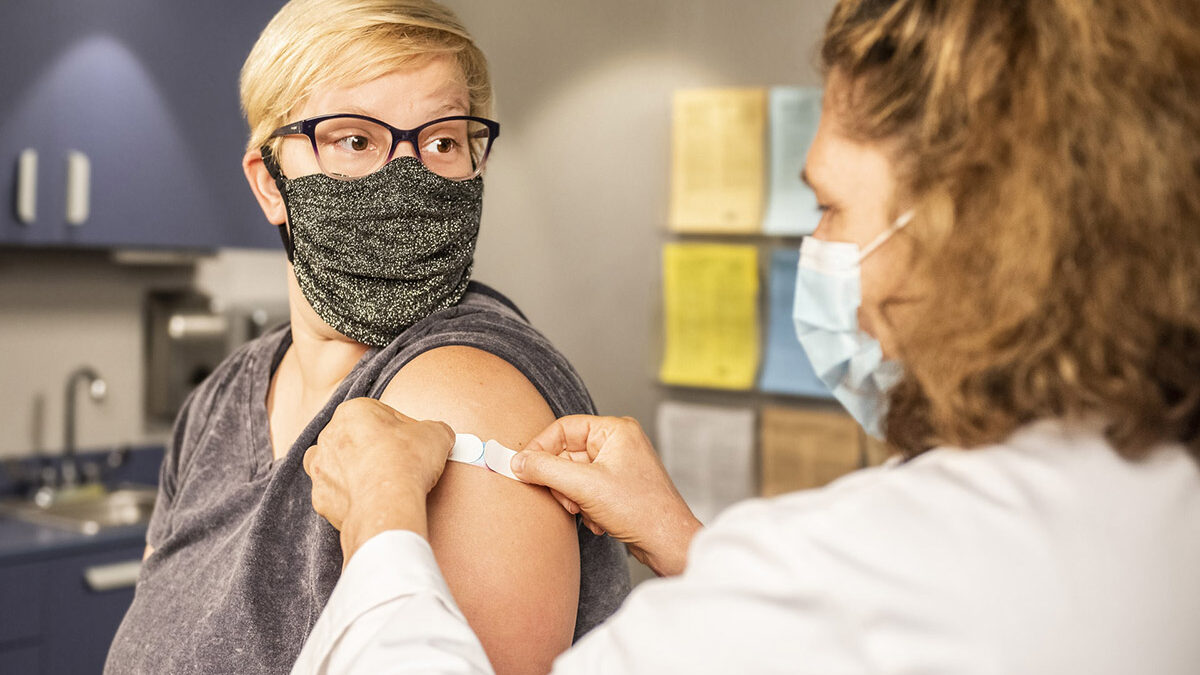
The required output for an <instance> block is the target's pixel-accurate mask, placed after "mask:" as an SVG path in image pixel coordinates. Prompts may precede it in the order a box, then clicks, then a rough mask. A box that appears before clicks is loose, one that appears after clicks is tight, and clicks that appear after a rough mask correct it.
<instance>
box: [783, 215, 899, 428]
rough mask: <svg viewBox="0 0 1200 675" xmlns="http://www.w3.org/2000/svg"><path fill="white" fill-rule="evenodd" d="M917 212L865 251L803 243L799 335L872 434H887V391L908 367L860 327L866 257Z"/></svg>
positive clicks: (825, 378)
mask: <svg viewBox="0 0 1200 675" xmlns="http://www.w3.org/2000/svg"><path fill="white" fill-rule="evenodd" d="M911 220H912V212H911V211H910V212H908V213H905V214H904V215H902V216H900V217H899V218H897V219H896V221H895V222H894V223H893V224H892V226H891V227H889V228H888V229H887V231H885V232H883V233H882V234H880V235H879V236H878V237H876V238H875V240H874V241H872V242H871V243H870V244H869V245H868V246H867V247H866V249H865V250H862V251H861V252H860V251H859V247H858V245H857V244H852V243H847V242H835V241H822V240H820V239H814V238H813V237H805V239H804V241H803V243H801V245H800V267H799V269H798V270H797V274H796V302H795V306H794V307H793V310H792V319H793V320H794V321H795V324H796V337H797V338H799V340H800V345H801V346H802V347H803V348H804V352H805V354H807V355H808V360H809V361H810V362H811V363H812V366H813V370H814V371H815V372H816V374H817V376H818V377H820V378H821V381H822V382H824V383H825V386H827V387H829V389H830V391H832V392H833V395H834V397H835V398H836V399H837V400H838V402H840V403H841V404H842V406H843V407H845V408H846V410H847V412H849V413H850V414H851V415H852V416H853V417H854V419H855V420H857V421H858V423H859V424H860V425H862V427H863V429H865V430H866V432H867V433H869V434H871V435H872V436H874V437H876V438H882V437H883V428H882V420H883V418H884V416H885V415H886V412H887V392H888V390H889V389H890V388H892V387H893V386H895V385H896V383H898V382H899V381H900V378H901V376H902V375H903V369H902V368H901V366H900V364H899V363H898V362H896V361H885V360H884V358H883V348H882V346H880V344H879V341H878V340H876V339H875V338H873V337H871V336H870V335H868V334H867V333H866V332H864V331H862V330H861V329H860V328H859V326H858V308H859V306H860V305H862V266H861V265H862V261H863V259H865V258H866V257H867V256H869V255H871V254H872V253H874V252H875V250H876V249H878V248H879V247H880V246H882V245H883V244H884V243H885V242H886V241H887V240H888V239H890V238H891V237H892V235H894V234H895V233H896V232H899V231H900V230H901V229H902V228H904V227H905V226H906V225H908V223H909V221H911Z"/></svg>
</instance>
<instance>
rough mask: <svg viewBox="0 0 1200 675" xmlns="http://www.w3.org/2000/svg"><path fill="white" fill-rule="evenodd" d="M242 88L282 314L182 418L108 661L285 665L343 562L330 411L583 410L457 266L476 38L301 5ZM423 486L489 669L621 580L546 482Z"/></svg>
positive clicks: (548, 634) (489, 476)
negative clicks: (320, 440)
mask: <svg viewBox="0 0 1200 675" xmlns="http://www.w3.org/2000/svg"><path fill="white" fill-rule="evenodd" d="M241 85H242V86H241V88H242V102H243V106H244V109H245V113H246V116H247V118H248V121H249V124H250V142H249V146H248V150H247V153H246V155H245V158H244V160H243V167H244V169H245V174H246V178H247V181H248V182H249V185H250V189H251V190H252V191H253V193H254V195H255V197H256V198H257V199H258V201H259V204H260V205H261V206H262V210H263V213H264V214H265V216H266V218H267V220H268V221H270V223H271V224H272V225H274V226H276V227H278V228H279V231H280V235H281V238H282V240H283V243H284V247H285V250H286V252H287V255H288V259H289V261H290V262H291V266H290V267H289V273H288V297H289V301H290V305H291V320H290V322H289V324H288V325H286V326H283V327H281V328H280V329H278V330H275V331H273V332H271V333H269V334H268V335H266V336H264V337H263V338H261V339H259V340H257V341H255V342H253V343H251V344H250V345H247V346H246V347H245V348H243V349H241V350H240V351H238V352H237V353H235V354H234V355H233V356H231V357H230V358H229V359H228V360H227V361H226V362H225V363H224V364H223V365H222V366H221V367H220V368H219V369H218V370H217V371H216V372H215V373H214V374H213V375H212V376H211V377H210V378H209V379H208V380H207V381H205V382H204V384H202V385H201V386H200V387H199V388H198V389H197V390H196V391H195V392H194V394H193V395H192V396H191V398H190V399H189V400H188V402H187V403H186V405H185V407H184V410H183V411H182V412H181V414H180V416H179V420H178V423H177V425H176V428H175V432H174V439H173V443H172V445H171V448H170V450H169V452H168V454H167V456H166V459H165V461H164V465H163V469H162V480H161V486H160V495H159V501H158V505H157V507H156V510H155V513H154V517H153V520H152V522H151V526H150V530H149V533H148V535H147V544H148V546H147V558H146V562H145V565H144V568H143V573H142V576H141V579H140V581H139V584H138V588H137V594H136V597H135V599H134V602H133V605H132V607H131V608H130V609H129V612H128V614H127V615H126V617H125V620H124V622H123V624H122V626H121V628H120V630H119V632H118V634H117V636H116V639H115V641H114V644H113V647H112V650H111V652H110V654H109V658H108V663H107V666H106V670H107V672H110V673H123V672H139V673H205V674H211V673H276V672H286V671H287V670H288V669H289V668H290V667H291V664H292V662H293V661H294V660H295V658H296V655H297V654H298V653H299V651H300V647H301V645H302V644H303V642H304V640H305V638H306V637H307V635H308V632H309V630H310V628H311V627H312V625H313V623H314V622H315V621H316V618H317V616H318V615H319V614H320V612H321V610H322V608H323V607H324V604H325V601H326V599H327V597H328V595H329V593H330V591H331V590H332V588H333V586H334V584H335V582H336V581H337V579H338V576H339V574H340V572H341V569H342V565H343V559H342V556H341V549H340V544H339V535H338V533H337V532H336V531H335V530H334V529H333V528H332V527H330V526H329V524H328V523H327V522H325V521H324V520H323V519H322V518H320V516H318V515H317V514H315V513H314V512H313V510H312V508H311V506H310V504H309V501H308V495H309V492H310V490H311V484H310V482H309V478H308V476H307V475H306V474H305V472H304V470H303V467H302V459H303V455H304V452H305V450H307V448H308V447H309V446H310V445H312V444H313V443H314V442H315V440H316V438H317V434H318V432H320V431H321V429H322V428H323V427H324V426H325V424H326V422H327V421H328V420H329V419H330V416H331V415H332V414H333V411H334V409H335V408H336V406H337V405H338V404H339V403H340V402H342V401H344V400H346V399H350V398H355V397H361V396H369V397H374V398H378V399H380V400H383V401H385V402H387V404H388V405H389V406H391V407H392V408H394V409H396V410H400V411H403V412H404V413H406V414H408V415H412V416H417V417H421V418H428V419H438V420H442V421H443V422H445V423H447V424H449V425H450V426H452V427H453V428H454V429H455V430H457V431H459V432H461V433H470V434H475V435H477V436H479V437H480V438H481V439H484V440H489V439H495V440H497V441H500V442H501V443H503V444H505V445H507V446H509V447H514V448H519V447H521V446H523V445H524V444H525V443H526V442H527V441H528V440H529V439H530V438H532V437H533V435H534V434H536V433H537V432H538V431H539V430H540V429H542V428H543V427H545V426H546V425H547V424H549V423H550V422H551V421H552V420H553V419H554V418H555V417H556V416H559V415H563V414H569V413H581V412H593V410H592V408H593V406H592V403H591V400H590V399H589V397H588V394H587V391H586V389H585V388H584V386H583V384H582V383H581V382H580V380H579V378H578V376H577V375H576V374H575V372H574V371H573V370H572V368H571V367H570V365H569V364H568V363H567V362H566V361H565V360H564V359H563V357H562V356H561V355H560V354H559V353H558V352H556V351H555V350H554V348H553V347H552V346H551V345H550V344H549V343H548V342H547V341H546V340H545V338H544V337H542V336H541V334H540V333H538V332H537V331H536V330H534V329H533V328H531V327H530V326H529V324H528V322H527V321H526V320H525V319H524V317H523V316H522V315H521V313H520V312H519V311H518V310H517V309H516V308H515V307H514V306H512V304H511V303H510V302H509V301H507V300H506V299H505V298H504V297H503V296H501V295H500V294H499V293H497V292H495V291H493V290H491V289H489V288H487V287H485V286H482V285H480V284H476V283H474V282H471V281H470V271H471V262H472V257H473V254H474V248H475V242H476V237H477V236H478V231H479V217H480V209H481V200H482V190H483V183H482V180H483V179H482V173H483V170H484V168H485V166H486V160H487V157H488V153H489V151H490V149H491V146H492V143H493V142H494V141H495V140H496V138H497V137H498V135H499V128H500V127H499V125H498V124H497V123H496V122H494V121H492V120H491V119H489V113H490V108H491V97H492V92H491V85H490V82H489V79H488V72H487V65H486V62H485V60H484V57H483V54H482V53H480V51H479V50H478V48H476V47H475V45H474V43H473V42H472V41H471V38H470V36H469V34H468V33H467V32H466V30H465V29H464V28H463V27H462V26H461V25H460V24H459V23H458V21H457V19H456V18H455V17H454V16H453V14H451V13H450V12H449V11H448V10H446V9H445V8H443V7H442V6H440V5H438V4H437V3H435V2H432V1H431V0H293V1H292V2H290V3H288V4H287V5H286V6H285V7H284V8H283V9H282V10H280V12H279V14H278V15H277V16H276V17H275V18H274V19H273V20H272V21H271V23H270V24H269V25H268V26H267V28H266V30H265V31H264V32H263V34H262V36H261V37H260V39H259V41H258V43H257V44H256V45H255V46H254V49H253V51H252V52H251V54H250V56H249V58H248V59H247V61H246V64H245V67H244V70H243V73H242V83H241ZM422 497H423V501H425V504H426V506H425V508H426V509H427V514H428V518H429V520H428V531H427V534H428V536H429V538H430V541H432V542H433V545H434V550H435V552H436V555H437V557H438V560H439V563H440V564H441V565H442V566H443V568H444V569H445V570H446V571H447V575H446V578H447V580H448V583H449V589H450V591H451V592H452V593H453V594H454V597H455V598H456V601H457V602H458V603H459V605H460V606H461V607H462V608H463V611H464V612H465V614H466V616H467V617H468V619H469V620H470V621H471V623H472V625H473V626H474V627H475V629H476V630H477V631H478V632H479V634H480V635H481V636H483V640H484V644H485V645H487V648H488V650H489V653H490V656H491V658H492V659H493V661H494V662H495V663H496V664H497V666H498V667H499V668H500V669H501V670H502V671H503V672H508V673H524V672H538V671H543V670H545V669H546V668H548V667H549V663H550V659H551V658H552V657H553V656H554V655H555V654H557V653H558V652H560V651H562V650H563V649H565V648H566V647H568V646H569V645H570V644H571V642H572V641H573V638H576V637H578V636H580V635H582V634H583V633H585V632H586V631H587V630H588V629H590V628H591V627H592V626H594V625H596V624H597V623H598V622H599V621H600V620H602V619H603V618H604V617H606V616H607V615H608V614H610V613H611V612H612V611H613V609H614V608H615V607H616V606H617V604H618V603H619V602H620V599H621V598H622V597H623V596H624V595H625V594H626V593H627V592H628V584H629V581H628V572H627V569H626V567H625V561H624V559H623V558H624V556H623V552H621V551H620V550H619V548H618V547H617V544H616V543H615V542H613V541H611V540H609V539H607V538H605V537H602V536H597V535H595V534H593V533H591V532H590V531H588V529H587V528H586V527H584V526H583V525H582V524H581V523H580V522H579V519H578V518H577V517H573V516H571V515H569V514H567V513H565V512H563V511H562V509H561V508H559V507H558V505H557V504H556V503H555V501H554V499H553V498H552V497H551V495H550V494H549V492H548V491H547V490H545V489H544V488H537V487H531V486H525V485H521V484H519V483H517V482H514V481H511V480H509V479H507V478H504V477H501V476H499V475H498V474H495V473H492V472H489V471H488V470H486V469H485V468H480V467H477V466H469V465H465V464H458V465H456V466H452V467H450V468H448V469H447V470H446V472H445V475H444V476H443V478H442V480H441V482H440V484H439V486H438V488H437V489H436V490H434V491H433V492H432V493H430V494H429V495H428V499H427V500H425V499H424V495H422ZM347 506H348V507H349V508H354V504H348V505H347Z"/></svg>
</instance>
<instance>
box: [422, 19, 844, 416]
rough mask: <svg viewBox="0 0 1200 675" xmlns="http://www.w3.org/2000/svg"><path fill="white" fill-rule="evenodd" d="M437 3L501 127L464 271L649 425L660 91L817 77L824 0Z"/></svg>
mask: <svg viewBox="0 0 1200 675" xmlns="http://www.w3.org/2000/svg"><path fill="white" fill-rule="evenodd" d="M445 1H446V2H447V4H449V5H450V6H451V7H453V8H454V9H455V10H457V11H458V12H459V14H460V16H461V18H462V19H463V21H464V22H465V23H466V25H467V27H468V28H469V29H471V30H472V31H473V32H474V34H475V36H476V39H477V40H478V42H479V43H480V45H481V46H482V47H483V49H484V51H485V52H486V53H487V55H488V58H489V60H490V62H491V67H492V71H493V79H494V82H495V86H496V90H497V98H498V104H499V105H498V111H497V116H498V119H499V120H500V122H501V123H502V125H503V128H502V132H501V136H500V139H499V140H498V141H497V146H496V150H495V156H494V163H490V164H489V166H490V172H489V174H488V176H487V197H486V199H485V209H484V225H483V226H484V232H483V235H482V238H481V242H480V248H479V256H478V267H477V269H478V274H477V278H479V279H480V280H484V281H488V282H492V283H494V284H495V285H497V286H498V287H499V288H500V289H501V290H503V291H505V292H507V293H509V294H510V295H511V296H512V297H513V299H514V300H516V301H517V303H518V304H519V305H521V307H522V308H523V309H524V310H525V311H526V313H527V314H528V315H529V316H530V318H531V319H532V320H533V322H534V323H535V324H536V325H537V326H538V327H540V328H541V329H542V330H543V331H544V332H545V333H547V334H548V335H549V336H550V338H551V339H552V340H554V342H555V343H556V344H557V345H558V346H559V347H560V348H561V349H562V350H563V351H564V352H565V353H566V354H567V356H568V357H569V358H570V359H571V360H572V362H573V363H574V364H575V365H576V367H577V368H578V369H579V370H580V372H581V373H582V374H583V376H584V379H585V380H586V381H587V383H588V385H589V386H590V387H591V390H592V394H593V396H594V397H595V399H596V402H597V405H598V406H599V407H600V409H601V411H602V412H604V413H607V414H627V415H633V416H635V417H637V418H639V419H640V420H642V421H643V423H644V424H646V426H648V427H650V426H652V424H653V419H654V411H655V407H656V405H657V403H658V401H659V400H660V399H661V397H662V396H663V393H664V392H663V390H662V389H661V388H660V387H659V386H657V385H656V384H655V375H656V372H657V367H658V364H657V359H658V354H659V351H660V346H659V340H660V338H659V334H660V331H659V328H658V322H659V318H660V311H661V310H660V309H659V306H660V300H659V295H660V285H661V284H660V273H661V271H660V263H659V256H660V250H661V245H662V242H663V241H664V240H665V238H666V235H665V233H664V230H665V223H666V218H667V198H668V184H669V183H668V181H669V171H668V164H669V158H670V120H671V118H670V101H671V93H672V91H673V90H675V89H677V88H682V87H707V86H757V85H776V84H817V83H818V82H819V75H818V69H817V67H816V64H817V60H816V45H817V40H818V39H819V37H820V34H821V31H822V29H823V28H824V22H825V19H826V17H827V16H828V12H829V10H830V9H831V8H832V7H833V4H834V2H833V0H786V1H783V0H781V1H776V0H654V1H648V0H603V1H599V2H583V1H579V0H570V1H565V0H521V2H495V1H491V0H445Z"/></svg>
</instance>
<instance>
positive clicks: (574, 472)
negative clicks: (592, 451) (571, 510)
mask: <svg viewBox="0 0 1200 675" xmlns="http://www.w3.org/2000/svg"><path fill="white" fill-rule="evenodd" d="M509 468H510V469H512V472H513V474H514V475H516V477H517V478H519V479H520V480H521V482H522V483H533V484H535V485H545V486H546V487H548V488H551V489H554V490H557V491H559V492H560V493H562V495H563V496H564V497H566V498H568V499H570V500H571V501H574V502H576V503H578V502H579V501H580V499H581V498H583V500H584V501H588V500H587V499H586V498H585V497H584V496H585V495H589V494H591V493H592V492H593V491H595V489H596V486H595V484H596V480H597V478H598V477H597V476H596V475H595V473H594V472H595V471H596V470H597V469H596V468H595V467H593V466H592V465H591V463H587V462H574V461H571V460H569V459H567V458H565V457H559V456H558V455H551V454H550V453H548V452H538V451H537V450H523V451H521V452H518V453H517V454H516V455H515V456H514V457H513V458H512V461H511V462H510V463H509Z"/></svg>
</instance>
